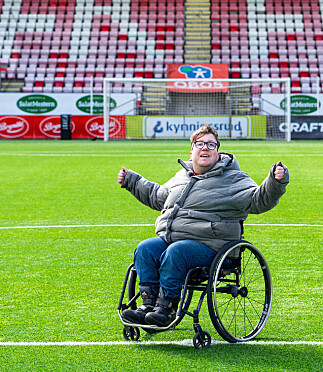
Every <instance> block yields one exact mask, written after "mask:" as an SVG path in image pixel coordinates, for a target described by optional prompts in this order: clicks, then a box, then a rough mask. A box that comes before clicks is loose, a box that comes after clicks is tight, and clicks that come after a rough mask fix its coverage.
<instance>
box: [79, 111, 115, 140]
mask: <svg viewBox="0 0 323 372" xmlns="http://www.w3.org/2000/svg"><path fill="white" fill-rule="evenodd" d="M85 129H86V131H87V132H88V133H89V134H90V135H91V136H92V137H97V138H104V119H103V116H95V117H94V118H92V119H90V120H89V121H88V122H87V123H86V124H85ZM120 130H121V123H120V122H119V120H117V119H116V118H114V117H112V116H110V125H109V137H114V136H116V135H117V134H118V133H119V132H120Z"/></svg>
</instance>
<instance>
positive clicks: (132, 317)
mask: <svg viewBox="0 0 323 372" xmlns="http://www.w3.org/2000/svg"><path fill="white" fill-rule="evenodd" d="M139 291H140V296H141V298H142V305H141V306H140V307H139V308H138V309H136V310H131V309H126V310H124V311H123V312H122V316H123V317H124V318H125V319H126V320H127V321H129V322H131V323H136V324H146V322H145V316H146V314H147V313H149V312H150V311H152V310H153V308H154V305H155V302H156V296H153V295H152V291H151V288H150V287H148V286H141V287H140V288H139Z"/></svg>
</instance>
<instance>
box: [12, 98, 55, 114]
mask: <svg viewBox="0 0 323 372" xmlns="http://www.w3.org/2000/svg"><path fill="white" fill-rule="evenodd" d="M17 107H18V108H19V109H20V110H22V111H24V112H27V113H28V114H46V113H48V112H51V111H53V110H55V108H56V107H57V101H56V100H55V99H54V98H52V97H50V96H46V95H42V94H30V95H28V96H24V97H21V98H20V99H19V100H18V101H17Z"/></svg>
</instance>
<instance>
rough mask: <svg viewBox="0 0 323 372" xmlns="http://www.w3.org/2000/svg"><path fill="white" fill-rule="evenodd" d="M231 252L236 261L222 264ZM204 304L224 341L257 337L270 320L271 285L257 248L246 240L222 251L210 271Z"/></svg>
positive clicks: (264, 261)
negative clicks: (235, 255)
mask: <svg viewBox="0 0 323 372" xmlns="http://www.w3.org/2000/svg"><path fill="white" fill-rule="evenodd" d="M234 250H238V251H239V258H238V259H234V260H233V264H232V265H229V266H227V265H225V264H224V260H225V259H226V258H228V256H229V255H230V253H232V252H233V251H234ZM235 252H236V251H235ZM207 302H208V309H209V314H210V318H211V321H212V323H213V325H214V327H215V329H216V330H217V331H218V333H219V334H220V336H221V337H222V338H224V339H225V340H226V341H228V342H241V341H249V340H251V339H253V338H254V337H256V336H257V335H258V334H259V332H260V331H261V330H262V329H263V327H264V325H265V324H266V322H267V319H268V317H269V313H270V309H271V304H272V282H271V275H270V270H269V267H268V264H267V262H266V260H265V257H264V256H263V254H262V253H261V252H260V251H259V249H258V248H256V247H255V246H254V245H252V244H251V243H249V242H247V241H238V242H235V243H233V244H230V245H229V246H228V245H227V246H225V247H224V248H222V250H221V251H220V252H219V253H218V254H217V256H216V257H215V259H214V261H213V263H212V265H211V268H210V277H209V281H208V287H207Z"/></svg>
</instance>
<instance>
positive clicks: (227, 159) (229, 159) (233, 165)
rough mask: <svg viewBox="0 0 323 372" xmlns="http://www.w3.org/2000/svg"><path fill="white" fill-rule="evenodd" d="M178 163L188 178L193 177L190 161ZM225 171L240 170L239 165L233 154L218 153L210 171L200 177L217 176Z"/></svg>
mask: <svg viewBox="0 0 323 372" xmlns="http://www.w3.org/2000/svg"><path fill="white" fill-rule="evenodd" d="M178 162H179V163H180V164H181V165H182V167H183V168H184V169H185V170H186V171H187V172H188V175H189V176H194V171H193V162H192V160H188V161H183V160H181V159H178ZM227 170H240V165H239V163H238V160H237V158H236V157H235V156H234V155H233V154H229V153H226V152H220V153H219V159H218V161H217V162H216V163H215V164H214V166H213V168H212V169H210V170H209V171H208V172H206V173H204V174H201V175H200V176H206V177H212V176H218V175H221V174H223V172H224V171H227Z"/></svg>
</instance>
